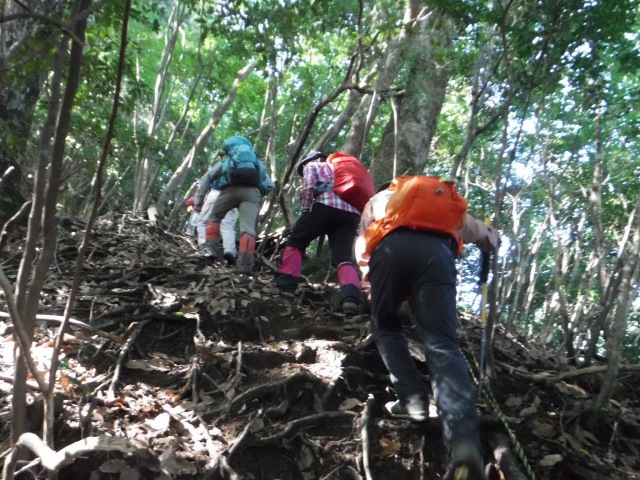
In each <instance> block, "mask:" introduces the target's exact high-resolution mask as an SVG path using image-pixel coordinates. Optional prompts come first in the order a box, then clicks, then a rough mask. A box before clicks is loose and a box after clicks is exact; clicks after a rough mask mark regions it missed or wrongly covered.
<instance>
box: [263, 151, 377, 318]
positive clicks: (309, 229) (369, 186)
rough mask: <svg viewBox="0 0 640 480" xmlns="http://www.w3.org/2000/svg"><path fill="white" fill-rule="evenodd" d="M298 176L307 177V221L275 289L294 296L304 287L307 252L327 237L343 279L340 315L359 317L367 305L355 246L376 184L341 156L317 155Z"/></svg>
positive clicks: (299, 226)
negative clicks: (365, 208)
mask: <svg viewBox="0 0 640 480" xmlns="http://www.w3.org/2000/svg"><path fill="white" fill-rule="evenodd" d="M296 170H297V172H298V174H299V175H300V176H301V177H302V188H301V189H300V195H299V196H300V205H301V207H302V215H301V216H300V218H298V220H297V221H296V223H295V225H294V227H293V231H292V232H291V235H290V236H289V238H288V239H287V246H286V248H285V250H284V252H283V254H282V262H281V265H280V268H279V269H278V272H277V273H276V277H275V284H276V286H277V287H278V288H279V289H280V290H282V291H285V292H294V291H295V290H296V288H297V286H298V283H300V281H301V270H302V258H303V255H304V251H305V250H306V249H307V247H308V246H309V244H310V243H311V242H312V241H313V240H314V239H316V238H318V237H320V236H323V235H327V236H328V237H329V247H330V248H331V264H332V265H333V266H334V267H335V268H336V271H337V274H338V284H339V286H340V293H339V298H340V307H341V310H342V311H343V312H344V313H345V314H348V315H354V314H356V313H357V312H358V309H359V305H360V303H361V302H362V298H361V296H362V292H361V290H360V277H359V276H358V271H357V268H356V265H355V262H354V259H353V242H354V240H355V238H356V235H357V233H358V224H359V221H360V209H361V208H363V207H364V205H365V204H366V202H367V201H368V200H369V198H371V196H372V195H373V193H374V187H373V180H372V179H371V175H370V174H369V172H368V171H367V170H366V168H364V166H362V164H361V163H360V162H359V161H358V160H357V159H356V158H355V157H352V156H351V155H347V154H345V153H340V152H336V153H333V154H331V155H327V154H325V153H322V152H318V151H313V152H311V153H310V154H309V155H307V156H306V157H305V158H303V159H302V160H301V161H300V162H299V163H298V165H297V166H296ZM345 198H346V199H348V200H345Z"/></svg>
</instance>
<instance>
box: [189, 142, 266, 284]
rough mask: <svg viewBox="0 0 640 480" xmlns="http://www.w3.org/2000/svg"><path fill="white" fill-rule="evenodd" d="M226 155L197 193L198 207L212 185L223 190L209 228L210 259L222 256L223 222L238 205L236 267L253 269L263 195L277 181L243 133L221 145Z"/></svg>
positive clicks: (245, 271) (207, 237) (244, 269)
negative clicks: (238, 231) (273, 178)
mask: <svg viewBox="0 0 640 480" xmlns="http://www.w3.org/2000/svg"><path fill="white" fill-rule="evenodd" d="M222 150H223V151H224V155H225V156H224V158H223V159H222V160H221V161H219V162H217V163H216V164H215V165H213V167H211V169H210V170H209V171H208V172H207V173H206V174H205V175H204V176H203V177H202V179H201V180H200V186H199V187H198V192H197V193H196V196H195V201H194V205H195V206H196V208H198V207H199V206H201V205H202V203H203V201H204V196H205V194H206V193H207V192H208V191H209V190H210V189H211V187H212V185H215V187H216V188H217V189H218V190H220V195H219V196H218V198H217V200H216V202H215V205H214V208H213V214H212V215H211V219H210V220H209V222H208V223H207V228H206V248H207V249H208V250H209V252H210V254H211V255H210V258H211V259H213V260H218V259H220V258H221V257H222V253H223V252H222V243H221V239H220V222H221V220H222V219H223V218H224V217H225V215H226V214H227V212H229V211H230V210H232V209H234V208H238V213H239V217H240V232H241V235H240V245H239V248H238V258H237V262H236V268H237V270H238V271H239V272H241V273H249V272H251V270H252V269H253V264H254V253H255V246H256V225H257V221H258V214H259V212H260V203H261V202H262V197H263V196H264V195H265V194H266V193H267V192H269V191H270V190H271V189H273V187H274V186H275V185H274V182H273V180H272V179H271V178H270V177H269V176H268V175H267V169H266V167H265V165H264V163H263V162H262V160H260V159H259V158H258V156H257V155H256V152H255V151H254V149H253V144H252V143H251V142H250V141H249V140H248V139H247V138H246V137H243V136H241V135H235V136H233V137H231V138H228V139H227V140H225V142H224V143H223V144H222Z"/></svg>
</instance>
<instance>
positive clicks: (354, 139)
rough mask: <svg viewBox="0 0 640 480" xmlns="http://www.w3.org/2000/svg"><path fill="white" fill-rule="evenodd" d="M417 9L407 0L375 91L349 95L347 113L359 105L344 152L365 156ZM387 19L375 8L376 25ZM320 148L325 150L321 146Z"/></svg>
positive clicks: (382, 60)
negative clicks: (400, 25)
mask: <svg viewBox="0 0 640 480" xmlns="http://www.w3.org/2000/svg"><path fill="white" fill-rule="evenodd" d="M414 10H415V9H414V8H412V2H411V1H408V2H407V6H406V8H405V11H404V25H403V27H402V29H401V30H400V32H399V33H398V35H397V36H395V37H393V38H392V39H390V40H389V41H388V42H387V43H386V45H385V46H384V51H383V52H382V55H381V57H380V60H379V62H378V67H377V70H378V72H379V73H378V78H377V79H376V82H375V85H374V87H373V94H370V95H365V96H363V95H362V94H361V93H360V92H351V93H350V95H349V102H348V103H347V109H345V112H343V113H345V115H347V114H350V113H351V112H350V110H351V109H352V108H354V107H357V111H356V112H355V114H354V115H353V120H352V122H351V127H350V128H349V131H348V132H347V136H346V139H345V141H344V144H343V146H342V151H344V152H345V153H349V154H351V155H353V156H355V157H358V158H360V157H361V156H362V153H363V149H364V145H365V143H366V141H367V138H368V136H369V131H370V130H371V126H372V125H373V120H374V119H375V118H376V117H377V115H378V110H379V108H380V102H381V99H382V97H381V95H382V94H387V93H388V90H389V89H390V88H391V85H392V84H393V82H394V80H396V78H397V76H398V72H399V71H400V68H401V67H402V63H403V62H404V61H405V58H404V54H405V50H406V48H405V47H406V43H407V39H408V28H409V27H408V26H409V25H410V24H411V23H412V22H413V21H414V20H415V17H416V15H419V14H420V13H421V12H416V11H414ZM386 22H387V16H386V14H385V13H383V12H381V11H380V10H378V9H376V11H375V12H374V22H373V23H374V25H381V24H385V23H386ZM372 73H373V72H372ZM357 100H360V101H359V105H354V103H355V102H356V101H357ZM352 102H353V103H352ZM341 116H342V115H341ZM340 120H341V119H339V121H338V122H336V124H339V123H340ZM318 143H319V144H318V147H324V146H326V144H328V141H327V140H326V139H324V138H322V139H321V141H320V142H318ZM318 149H319V150H322V148H318Z"/></svg>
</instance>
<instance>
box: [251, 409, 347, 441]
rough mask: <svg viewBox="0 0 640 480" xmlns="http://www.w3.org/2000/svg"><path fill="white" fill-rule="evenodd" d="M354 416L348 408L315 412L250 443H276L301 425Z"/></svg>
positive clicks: (294, 431)
mask: <svg viewBox="0 0 640 480" xmlns="http://www.w3.org/2000/svg"><path fill="white" fill-rule="evenodd" d="M355 416H356V413H355V412H351V411H349V410H335V411H332V412H323V413H317V414H315V415H309V416H306V417H302V418H298V419H296V420H293V421H291V422H289V423H288V424H287V426H286V427H285V428H284V429H283V430H282V431H281V432H278V433H276V434H275V435H271V436H269V437H262V438H253V439H251V445H277V444H278V442H280V440H283V439H285V438H287V437H289V436H290V435H291V434H293V433H296V432H297V431H298V430H300V429H301V428H303V427H308V426H313V425H316V424H318V423H320V422H322V421H325V420H331V419H335V418H344V419H345V420H347V419H349V420H350V419H353V417H355Z"/></svg>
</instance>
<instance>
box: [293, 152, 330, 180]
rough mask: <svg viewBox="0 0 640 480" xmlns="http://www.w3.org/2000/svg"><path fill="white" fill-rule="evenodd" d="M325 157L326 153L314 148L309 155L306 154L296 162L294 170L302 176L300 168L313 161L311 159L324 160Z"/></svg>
mask: <svg viewBox="0 0 640 480" xmlns="http://www.w3.org/2000/svg"><path fill="white" fill-rule="evenodd" d="M326 159H327V154H326V153H322V152H318V151H316V150H314V151H313V152H311V153H309V155H307V156H306V157H304V158H303V159H302V160H300V161H299V162H298V165H296V170H297V171H298V175H300V176H302V170H303V169H304V166H305V165H306V164H307V163H309V162H311V161H313V160H318V161H320V162H324V161H325V160H326Z"/></svg>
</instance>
